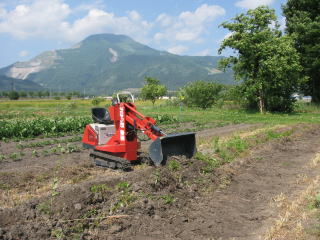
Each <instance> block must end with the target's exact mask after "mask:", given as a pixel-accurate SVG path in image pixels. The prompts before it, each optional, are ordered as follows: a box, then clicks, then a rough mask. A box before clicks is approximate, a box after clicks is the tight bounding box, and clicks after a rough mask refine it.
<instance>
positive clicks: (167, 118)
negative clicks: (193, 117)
mask: <svg viewBox="0 0 320 240" xmlns="http://www.w3.org/2000/svg"><path fill="white" fill-rule="evenodd" d="M152 117H153V118H154V119H155V120H156V121H157V123H158V124H159V123H176V122H179V120H178V118H177V117H176V116H172V115H169V114H156V115H153V116H152Z"/></svg>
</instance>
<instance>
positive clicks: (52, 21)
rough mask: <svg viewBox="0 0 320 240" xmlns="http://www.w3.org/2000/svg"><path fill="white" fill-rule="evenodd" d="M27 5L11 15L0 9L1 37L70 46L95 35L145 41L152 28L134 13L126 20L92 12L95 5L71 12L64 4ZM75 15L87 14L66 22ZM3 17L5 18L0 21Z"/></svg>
mask: <svg viewBox="0 0 320 240" xmlns="http://www.w3.org/2000/svg"><path fill="white" fill-rule="evenodd" d="M28 3H29V4H20V5H18V6H16V8H15V9H13V10H11V11H6V10H5V9H3V8H1V7H0V33H9V34H11V35H13V36H15V37H17V38H20V39H26V38H29V37H35V36H36V37H42V38H48V39H59V40H64V41H69V42H76V41H80V40H82V39H83V38H85V37H87V36H88V35H91V34H96V33H117V34H120V33H121V34H126V35H129V36H131V37H133V38H135V39H136V40H138V41H144V40H145V39H146V37H145V36H146V34H147V33H148V31H149V30H150V28H151V26H152V24H151V23H148V22H147V21H144V20H143V19H142V17H141V16H140V14H139V13H138V12H136V11H129V12H128V13H127V14H128V15H127V16H116V15H114V14H113V13H111V12H108V11H105V10H102V9H100V8H95V6H97V4H92V5H82V6H78V7H76V8H75V9H71V8H70V6H69V5H67V4H66V3H64V2H63V0H32V1H31V2H28ZM98 3H99V2H98ZM77 11H86V12H87V14H85V16H83V17H81V18H77V19H76V20H74V21H73V22H71V21H68V17H69V16H70V15H71V14H73V13H74V12H77ZM2 15H5V18H4V17H2V19H3V20H1V16H2Z"/></svg>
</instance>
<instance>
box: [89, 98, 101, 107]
mask: <svg viewBox="0 0 320 240" xmlns="http://www.w3.org/2000/svg"><path fill="white" fill-rule="evenodd" d="M103 101H104V99H103V98H94V99H92V101H91V103H92V105H93V106H98V105H99V104H100V103H102V102H103Z"/></svg>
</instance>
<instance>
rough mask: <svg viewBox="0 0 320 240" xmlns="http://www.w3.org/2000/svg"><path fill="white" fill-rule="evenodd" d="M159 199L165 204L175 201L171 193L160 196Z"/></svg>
mask: <svg viewBox="0 0 320 240" xmlns="http://www.w3.org/2000/svg"><path fill="white" fill-rule="evenodd" d="M161 199H163V200H164V203H165V204H172V203H174V202H175V201H176V199H175V198H174V196H172V195H171V194H165V195H162V196H161Z"/></svg>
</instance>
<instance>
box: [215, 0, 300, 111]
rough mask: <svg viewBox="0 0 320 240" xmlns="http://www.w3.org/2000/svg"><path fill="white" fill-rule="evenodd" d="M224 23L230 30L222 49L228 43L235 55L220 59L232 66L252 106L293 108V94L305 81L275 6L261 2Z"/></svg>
mask: <svg viewBox="0 0 320 240" xmlns="http://www.w3.org/2000/svg"><path fill="white" fill-rule="evenodd" d="M221 26H222V27H224V28H227V29H229V30H230V31H231V35H230V36H229V37H228V38H226V39H224V40H223V42H222V44H221V46H220V49H219V53H221V52H222V51H223V50H224V49H226V48H227V47H230V48H232V49H234V50H235V52H236V55H235V56H231V57H228V58H224V59H222V60H221V61H220V63H219V64H220V67H221V68H223V69H226V68H227V67H232V68H233V70H234V73H235V77H236V80H238V81H239V82H241V89H242V92H243V96H244V98H245V99H246V100H247V102H248V104H249V105H250V106H256V107H259V110H260V112H261V113H264V112H265V111H266V110H267V111H281V112H283V111H285V112H290V111H292V110H293V101H294V100H293V99H292V98H291V95H292V94H293V93H294V92H295V91H298V87H299V85H300V84H301V82H302V79H301V77H300V76H301V75H300V73H301V71H302V68H301V65H300V64H299V56H298V53H297V51H296V50H295V49H294V47H293V41H292V40H291V39H290V37H288V36H282V33H281V31H280V30H279V24H278V22H277V18H276V15H275V12H274V10H272V9H269V8H268V7H265V6H262V7H258V8H256V9H253V10H249V11H248V12H247V13H246V14H240V15H237V16H236V17H235V18H234V19H232V21H231V22H224V23H222V24H221Z"/></svg>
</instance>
